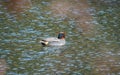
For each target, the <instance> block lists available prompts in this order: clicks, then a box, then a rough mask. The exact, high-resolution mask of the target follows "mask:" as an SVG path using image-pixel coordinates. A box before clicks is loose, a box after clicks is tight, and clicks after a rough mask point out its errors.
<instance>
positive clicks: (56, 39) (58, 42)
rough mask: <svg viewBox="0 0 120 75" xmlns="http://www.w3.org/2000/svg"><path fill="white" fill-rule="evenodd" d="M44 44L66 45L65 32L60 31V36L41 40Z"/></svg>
mask: <svg viewBox="0 0 120 75" xmlns="http://www.w3.org/2000/svg"><path fill="white" fill-rule="evenodd" d="M40 43H41V44H42V45H43V46H48V45H49V46H63V45H65V32H59V33H58V37H49V38H45V39H43V40H41V41H40Z"/></svg>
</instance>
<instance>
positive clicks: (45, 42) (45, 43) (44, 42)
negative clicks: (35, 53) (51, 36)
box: [40, 40, 48, 46]
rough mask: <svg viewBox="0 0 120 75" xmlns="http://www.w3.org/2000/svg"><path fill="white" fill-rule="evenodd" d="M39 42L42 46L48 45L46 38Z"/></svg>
mask: <svg viewBox="0 0 120 75" xmlns="http://www.w3.org/2000/svg"><path fill="white" fill-rule="evenodd" d="M40 43H41V44H42V45H43V46H46V45H48V41H46V40H41V41H40Z"/></svg>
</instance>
